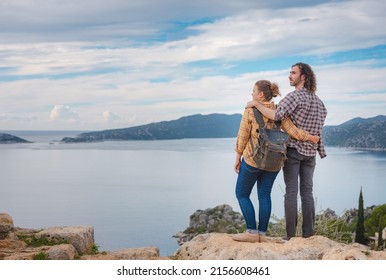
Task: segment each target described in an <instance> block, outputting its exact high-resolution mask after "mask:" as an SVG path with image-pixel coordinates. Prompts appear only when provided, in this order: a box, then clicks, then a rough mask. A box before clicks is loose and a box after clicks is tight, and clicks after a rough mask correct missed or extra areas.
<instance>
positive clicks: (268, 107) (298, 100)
mask: <svg viewBox="0 0 386 280" xmlns="http://www.w3.org/2000/svg"><path fill="white" fill-rule="evenodd" d="M289 82H290V85H291V86H293V87H295V90H294V91H292V92H290V93H289V94H287V95H286V96H285V97H284V98H283V99H282V100H281V101H280V102H279V103H278V105H277V106H276V105H275V104H274V103H273V102H272V99H273V98H274V97H276V96H278V95H279V88H278V86H277V85H276V84H275V83H271V82H270V81H267V80H260V81H257V82H256V83H255V86H254V88H253V92H252V101H249V102H248V103H247V106H246V109H245V111H244V114H243V116H242V119H241V123H240V128H239V132H238V135H237V141H236V149H235V151H236V161H235V165H234V169H235V172H236V173H238V177H237V182H236V197H237V200H238V202H239V205H240V208H241V212H242V214H243V217H244V219H245V222H246V226H247V230H246V232H244V233H241V234H236V235H234V236H233V239H234V240H236V241H240V242H264V241H266V240H267V239H266V234H267V230H268V223H269V219H270V216H271V205H272V204H271V190H272V186H273V183H274V181H275V179H276V176H277V174H278V172H269V171H264V170H261V169H258V168H256V164H255V163H254V161H253V147H252V144H253V145H255V144H256V142H257V138H258V128H259V125H258V122H257V120H256V118H255V115H254V112H253V107H256V108H257V109H258V110H259V111H260V112H261V113H262V115H263V119H264V123H265V124H269V123H271V124H272V122H273V121H281V123H282V125H281V127H282V128H283V129H284V130H285V131H286V132H287V133H288V134H289V136H290V140H289V142H288V146H287V159H286V161H285V162H284V167H283V176H284V182H285V185H286V188H285V196H284V210H285V220H286V232H287V235H286V236H285V237H284V238H283V239H285V240H289V239H290V238H292V237H295V235H296V228H297V221H298V204H297V197H298V190H300V198H301V207H302V215H303V224H302V236H303V237H310V236H312V235H314V223H315V206H314V197H313V174H314V169H315V164H316V153H317V152H318V153H319V155H320V157H321V158H324V157H325V156H326V152H325V149H324V144H323V141H322V139H321V138H319V136H318V135H321V133H322V127H323V125H324V121H325V119H326V116H327V110H326V108H325V106H324V104H323V102H322V101H321V100H320V99H319V97H318V96H317V95H316V93H315V91H316V78H315V74H314V72H313V70H312V69H311V67H310V66H309V65H308V64H305V63H296V64H295V65H293V66H292V67H291V71H290V74H289ZM250 140H252V141H250ZM251 142H253V143H251ZM255 183H257V196H258V200H259V212H258V213H259V214H258V216H259V219H258V220H259V221H258V226H257V224H256V218H255V209H254V207H253V204H252V201H251V199H250V195H251V192H252V189H253V187H254V185H255Z"/></svg>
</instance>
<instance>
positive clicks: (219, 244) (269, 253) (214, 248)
mask: <svg viewBox="0 0 386 280" xmlns="http://www.w3.org/2000/svg"><path fill="white" fill-rule="evenodd" d="M175 257H176V258H177V259H181V260H386V252H385V251H371V250H370V249H369V247H367V246H364V245H360V244H358V243H353V244H349V245H347V244H343V243H339V242H335V241H332V240H330V239H328V238H326V237H323V236H313V237H310V238H301V237H295V238H291V240H289V241H286V242H284V241H282V240H281V239H280V238H269V239H268V242H263V243H247V242H237V241H234V240H233V239H232V235H231V234H223V233H208V234H201V235H198V236H197V237H195V238H193V239H192V240H191V241H189V242H186V243H185V244H183V245H182V246H180V248H179V249H178V250H177V252H176V254H175Z"/></svg>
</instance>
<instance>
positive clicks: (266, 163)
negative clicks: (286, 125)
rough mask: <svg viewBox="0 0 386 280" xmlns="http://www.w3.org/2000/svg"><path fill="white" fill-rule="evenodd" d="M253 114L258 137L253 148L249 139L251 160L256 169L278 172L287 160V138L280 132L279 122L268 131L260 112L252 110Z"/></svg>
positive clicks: (286, 135) (285, 134)
mask: <svg viewBox="0 0 386 280" xmlns="http://www.w3.org/2000/svg"><path fill="white" fill-rule="evenodd" d="M253 112H254V114H255V118H256V120H257V122H258V124H259V128H258V129H257V132H258V134H259V137H258V139H257V144H256V146H255V147H253V142H252V137H251V138H250V141H251V145H252V150H253V155H252V156H253V160H254V162H255V163H256V165H257V168H258V169H261V170H265V171H269V172H278V171H280V169H281V168H282V167H283V166H284V161H285V160H286V159H287V156H286V154H287V142H288V140H289V136H288V134H287V133H285V132H284V131H282V130H280V126H281V122H280V121H276V122H275V125H274V126H273V127H272V128H271V129H270V128H268V127H267V126H266V124H264V121H263V118H262V115H261V113H260V111H258V110H257V109H256V108H253Z"/></svg>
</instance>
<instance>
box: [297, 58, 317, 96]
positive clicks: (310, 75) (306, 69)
mask: <svg viewBox="0 0 386 280" xmlns="http://www.w3.org/2000/svg"><path fill="white" fill-rule="evenodd" d="M294 66H298V67H299V69H300V75H304V77H305V79H304V87H305V88H306V89H307V90H308V91H310V92H312V93H315V92H316V77H315V73H314V71H313V70H312V68H311V66H310V65H308V64H306V63H302V62H298V63H296V64H294V65H292V67H294Z"/></svg>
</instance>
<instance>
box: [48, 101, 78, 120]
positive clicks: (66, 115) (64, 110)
mask: <svg viewBox="0 0 386 280" xmlns="http://www.w3.org/2000/svg"><path fill="white" fill-rule="evenodd" d="M50 120H51V121H57V120H60V121H72V122H73V121H77V120H79V116H78V114H77V112H75V111H74V110H72V109H71V108H70V106H67V105H55V106H54V108H53V109H52V110H51V113H50Z"/></svg>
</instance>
